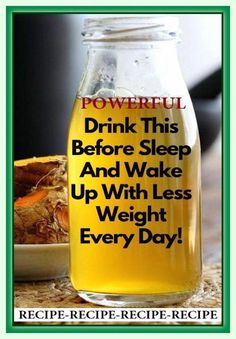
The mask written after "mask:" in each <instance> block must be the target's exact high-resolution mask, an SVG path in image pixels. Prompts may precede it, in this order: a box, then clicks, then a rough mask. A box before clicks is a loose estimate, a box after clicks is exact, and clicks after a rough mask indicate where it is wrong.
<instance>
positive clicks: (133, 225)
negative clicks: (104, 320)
mask: <svg viewBox="0 0 236 339" xmlns="http://www.w3.org/2000/svg"><path fill="white" fill-rule="evenodd" d="M83 35H84V42H85V43H86V44H87V45H88V60H87V66H86V68H85V70H84V74H83V77H82V80H81V83H80V86H79V90H78V93H77V96H76V99H75V103H74V107H73V112H72V117H71V122H70V128H69V136H68V187H69V218H70V277H71V281H72V284H73V286H74V288H75V289H76V290H77V291H78V293H79V295H80V296H81V297H83V298H84V299H85V300H87V301H90V302H93V303H97V304H100V305H107V306H127V307H128V306H135V305H138V306H149V305H165V304H171V303H176V302H180V301H182V300H184V299H186V298H188V297H189V296H190V295H191V294H192V293H193V292H194V291H195V290H196V288H197V286H198V284H199V281H200V277H201V206H200V196H201V182H200V144H199V135H198V128H197V123H196V119H195V114H194V109H193V106H192V103H191V99H190V97H189V93H188V90H187V88H186V85H185V83H184V80H183V77H182V74H181V70H180V67H179V64H178V59H177V52H176V42H177V41H178V40H179V28H178V19H177V18H175V17H172V16H164V15H160V16H157V15H152V16H140V15H136V16H127V15H117V16H116V17H109V16H108V17H107V16H104V17H98V18H95V19H91V18H90V19H87V20H86V21H85V32H84V33H83ZM116 100H118V101H119V102H120V106H119V105H118V104H117V102H116V104H114V103H115V101H116ZM86 146H87V148H86ZM124 147H126V148H124ZM97 171H98V172H97ZM109 213H110V214H109Z"/></svg>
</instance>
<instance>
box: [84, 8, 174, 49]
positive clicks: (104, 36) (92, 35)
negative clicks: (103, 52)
mask: <svg viewBox="0 0 236 339" xmlns="http://www.w3.org/2000/svg"><path fill="white" fill-rule="evenodd" d="M179 35H180V30H179V19H178V18H177V17H175V16H167V15H145V16H143V15H138V14H137V15H135V16H131V15H124V14H117V16H116V17H114V16H110V15H103V16H96V17H95V18H93V17H89V18H86V19H85V20H84V30H83V32H82V36H83V38H84V39H83V41H84V43H89V42H96V41H97V42H127V41H130V42H131V41H166V40H167V41H170V40H178V39H179Z"/></svg>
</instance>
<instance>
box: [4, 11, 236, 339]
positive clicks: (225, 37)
mask: <svg viewBox="0 0 236 339" xmlns="http://www.w3.org/2000/svg"><path fill="white" fill-rule="evenodd" d="M17 13H55V14H56V13H58V14H59V13H61V14H72V13H73V14H76V13H77V14H79V13H81V14H83V13H91V14H92V13H94V14H95V13H178V14H181V13H183V14H184V13H186V14H191V13H192V14H221V15H222V24H223V25H222V64H223V75H222V80H223V100H222V112H223V113H222V151H223V152H222V252H223V259H222V264H223V265H222V269H223V278H222V280H223V291H222V293H223V305H222V325H158V326H153V325H145V326H140V325H139V326H137V325H136V326H135V325H115V326H111V325H106V326H104V325H101V326H100V325H96V326H95V325H91V326H90V325H81V326H80V325H60V326H59V325H55V326H54V325H50V326H48V325H47V326H46V325H45V326H44V325H40V326H37V325H36V326H32V325H22V326H19V325H13V311H14V304H13V302H14V300H13V255H14V253H13V204H12V201H13V137H14V135H13V67H12V66H13V63H12V61H13V15H14V14H17ZM6 25H7V33H6V34H7V36H6V38H7V43H6V44H7V46H6V47H7V55H6V60H7V79H6V89H7V97H6V100H7V112H6V114H7V115H6V123H7V126H6V132H7V139H6V145H7V146H6V173H7V188H6V203H7V209H6V332H7V333H229V332H230V247H229V246H230V6H7V7H6Z"/></svg>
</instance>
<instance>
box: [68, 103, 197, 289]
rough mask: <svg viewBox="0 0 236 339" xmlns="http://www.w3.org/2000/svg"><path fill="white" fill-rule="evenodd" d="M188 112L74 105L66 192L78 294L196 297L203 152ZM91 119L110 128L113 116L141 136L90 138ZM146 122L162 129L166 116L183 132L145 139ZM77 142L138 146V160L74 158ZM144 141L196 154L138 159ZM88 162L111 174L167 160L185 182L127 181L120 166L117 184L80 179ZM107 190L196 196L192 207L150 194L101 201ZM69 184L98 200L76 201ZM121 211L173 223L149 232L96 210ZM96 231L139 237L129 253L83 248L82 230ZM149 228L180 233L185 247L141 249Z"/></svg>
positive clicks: (150, 224) (103, 247) (115, 248)
mask: <svg viewBox="0 0 236 339" xmlns="http://www.w3.org/2000/svg"><path fill="white" fill-rule="evenodd" d="M190 113H191V114H189V112H188V111H187V110H183V111H181V110H177V109H174V110H165V109H163V108H162V109H161V108H159V109H137V110H136V109H127V108H126V107H122V109H111V107H109V105H107V106H106V107H105V108H104V109H99V110H98V109H94V108H93V107H92V108H91V109H86V110H84V109H81V101H80V99H79V98H77V99H76V101H75V104H74V107H73V113H72V118H71V124H70V129H69V137H68V187H69V218H70V277H71V281H72V284H73V286H74V288H75V289H76V290H78V291H90V292H97V293H116V294H153V293H155V294H164V293H176V292H185V291H186V292H187V291H192V290H194V289H195V288H196V286H197V284H198V282H199V279H200V275H201V241H200V238H201V234H200V223H201V220H200V219H201V218H200V146H199V137H198V131H197V125H196V122H195V120H194V118H190V116H192V114H193V112H190ZM85 117H94V118H96V120H97V121H98V122H100V123H105V122H107V118H109V117H111V118H112V121H113V122H114V123H121V122H123V121H124V118H125V117H129V118H130V122H132V123H136V124H137V126H136V130H137V133H136V134H134V133H122V134H121V133H116V134H112V133H106V132H105V131H104V132H103V133H98V132H94V133H85V132H84V119H85ZM141 117H157V119H158V122H164V119H165V118H166V117H168V118H169V120H170V121H169V123H173V122H175V123H177V124H178V129H179V131H178V133H159V132H157V133H152V132H150V133H144V132H143V124H142V123H140V118H141ZM72 139H80V140H82V141H83V144H84V146H85V145H89V144H91V145H95V143H96V141H97V139H103V144H107V145H113V146H114V145H120V144H122V145H126V144H127V145H133V146H134V147H135V150H136V152H135V154H134V155H131V156H127V155H124V154H119V155H118V156H117V155H109V156H106V155H90V156H88V155H84V154H83V155H73V156H72V146H71V145H72ZM142 139H155V140H156V142H157V145H185V144H186V145H189V146H191V149H192V151H191V154H189V155H188V156H185V157H183V160H179V159H178V155H175V156H174V155H162V156H159V155H148V156H144V155H142V156H141V155H138V154H137V153H138V150H139V149H140V148H139V147H138V145H139V143H140V141H141V140H142ZM87 161H89V162H90V163H91V164H92V166H93V168H96V167H101V166H103V167H106V168H108V167H111V166H114V164H115V162H116V161H120V163H121V164H123V163H124V162H125V161H128V162H130V163H132V162H134V161H137V162H139V163H140V164H141V163H142V162H143V161H147V163H148V167H149V166H152V167H158V165H159V162H160V161H163V162H164V163H165V165H166V166H168V167H180V168H181V169H182V171H183V174H182V176H181V177H179V178H174V177H171V178H166V177H163V178H155V177H154V178H150V177H147V176H144V177H142V178H138V177H137V176H134V177H133V178H129V177H128V175H127V173H126V171H125V170H124V167H123V166H122V165H121V175H120V177H119V178H115V177H113V178H110V177H106V178H104V177H103V176H101V177H96V178H94V177H91V176H90V175H85V176H84V177H83V178H80V176H79V175H80V173H81V170H82V168H83V166H84V164H85V162H87ZM103 183H106V184H107V186H109V185H110V184H112V183H114V184H116V185H117V186H118V185H119V184H128V185H136V184H137V183H140V185H141V188H142V189H146V190H148V191H149V192H151V188H152V185H153V184H158V191H159V193H160V194H161V192H163V191H164V190H166V189H172V190H176V189H183V190H184V189H191V194H192V198H191V199H190V200H183V199H182V200H175V199H171V200H165V199H162V200H155V199H152V196H151V194H150V195H149V198H148V199H142V198H141V199H137V200H131V199H123V198H121V199H114V198H112V199H110V200H106V199H105V198H104V195H103V191H102V188H101V184H103ZM71 184H75V185H76V186H77V187H80V184H85V186H86V188H87V189H94V188H95V189H96V190H97V192H98V198H97V199H96V200H91V201H90V203H89V204H85V201H84V199H81V200H76V199H73V198H72V197H71ZM98 205H99V206H102V207H104V206H106V205H107V206H111V207H113V206H115V205H116V206H119V211H127V212H129V211H130V206H134V210H135V211H146V209H147V206H148V205H151V206H152V210H154V211H159V210H160V208H164V209H165V210H166V212H167V216H166V218H167V222H160V221H159V222H158V221H150V222H147V224H146V225H144V226H136V225H134V222H133V221H126V222H121V221H119V220H116V221H114V222H109V221H107V222H101V221H100V220H99V218H98V215H97V211H96V206H98ZM84 227H86V228H90V229H91V231H90V233H94V234H96V235H97V234H99V233H110V234H115V233H118V234H120V233H126V234H131V233H132V234H134V235H135V236H134V239H133V241H131V243H130V245H129V246H128V248H126V249H124V248H123V245H124V241H123V240H122V239H119V241H118V243H117V244H115V243H112V244H104V243H103V242H99V243H98V244H94V243H93V242H92V241H91V243H90V244H81V242H80V228H84ZM142 227H145V228H148V229H149V230H151V231H152V233H153V234H155V233H169V234H173V233H177V229H178V227H182V238H181V239H182V243H181V244H179V243H178V242H177V241H175V242H174V243H173V245H172V246H171V247H170V248H166V247H165V246H166V244H155V243H154V242H149V243H147V244H140V243H139V242H138V235H139V229H140V228H142Z"/></svg>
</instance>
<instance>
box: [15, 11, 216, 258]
mask: <svg viewBox="0 0 236 339" xmlns="http://www.w3.org/2000/svg"><path fill="white" fill-rule="evenodd" d="M94 15H95V16H96V14H94ZM85 16H86V15H81V14H15V15H14V25H13V27H14V48H13V51H14V58H13V59H14V156H15V159H22V158H29V157H32V156H43V155H47V154H65V153H66V139H67V129H68V123H69V118H70V112H71V109H72V105H73V101H74V98H75V95H76V91H77V88H78V85H79V82H80V78H81V75H82V71H83V68H84V64H85V62H86V46H83V44H82V38H81V31H82V25H83V20H84V17H85ZM90 16H91V15H90ZM175 16H177V17H179V19H180V27H181V30H182V42H181V43H180V44H179V45H178V55H179V61H180V65H181V68H182V71H183V75H184V78H185V81H186V83H187V86H188V88H189V91H190V95H191V97H192V100H193V104H194V107H195V111H196V115H197V120H198V125H199V131H200V138H201V145H202V153H203V156H202V181H203V235H204V236H203V238H204V261H205V262H219V261H220V259H221V245H220V243H221V168H220V164H221V135H220V129H221V88H222V84H221V43H222V41H221V40H222V39H221V15H220V14H182V15H175Z"/></svg>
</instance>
